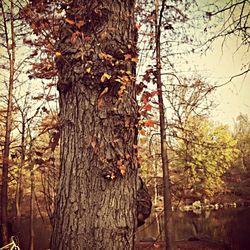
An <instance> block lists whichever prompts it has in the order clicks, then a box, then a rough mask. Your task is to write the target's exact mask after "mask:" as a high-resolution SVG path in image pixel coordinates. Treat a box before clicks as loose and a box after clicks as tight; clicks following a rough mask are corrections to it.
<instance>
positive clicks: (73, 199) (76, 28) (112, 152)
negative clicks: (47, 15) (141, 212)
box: [51, 0, 138, 250]
mask: <svg viewBox="0 0 250 250" xmlns="http://www.w3.org/2000/svg"><path fill="white" fill-rule="evenodd" d="M133 9H134V1H133V0H124V1H121V0H120V1H117V0H115V1H113V0H104V1H97V0H93V1H87V0H78V1H73V3H72V4H71V6H69V8H68V10H67V19H66V22H65V23H64V24H63V25H62V27H61V31H60V41H59V42H58V46H57V48H58V52H60V53H58V55H60V56H58V57H57V59H56V63H57V68H58V70H59V82H58V89H59V92H60V123H61V172H60V180H59V188H58V196H57V201H56V210H55V215H54V227H53V234H52V240H51V249H52V250H55V249H56V250H60V249H64V250H66V249H69V250H71V249H81V250H83V249H88V250H93V249H105V250H107V249H133V238H134V232H135V228H136V226H137V225H136V224H137V223H136V187H137V181H138V178H137V162H136V159H137V155H136V154H137V152H136V151H137V149H136V146H135V145H136V144H137V141H136V137H137V129H136V126H137V118H138V106H137V102H136V97H135V77H134V74H135V63H134V62H133V60H131V58H134V57H135V56H136V49H135V43H136V36H135V31H134V19H133V15H134V13H133ZM72 21H73V22H72ZM126 54H127V55H128V54H129V55H131V58H129V56H128V57H127V58H126V57H125V55H126ZM125 58H126V60H125ZM105 74H106V75H105Z"/></svg>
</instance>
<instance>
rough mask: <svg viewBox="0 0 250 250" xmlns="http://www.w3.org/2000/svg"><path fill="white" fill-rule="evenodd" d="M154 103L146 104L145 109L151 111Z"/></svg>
mask: <svg viewBox="0 0 250 250" xmlns="http://www.w3.org/2000/svg"><path fill="white" fill-rule="evenodd" d="M152 108H153V107H152V105H150V104H147V105H145V106H144V107H143V109H144V110H147V111H151V110H152Z"/></svg>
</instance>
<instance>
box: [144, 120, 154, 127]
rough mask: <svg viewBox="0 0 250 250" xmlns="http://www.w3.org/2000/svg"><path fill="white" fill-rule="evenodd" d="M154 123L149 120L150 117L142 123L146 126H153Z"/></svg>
mask: <svg viewBox="0 0 250 250" xmlns="http://www.w3.org/2000/svg"><path fill="white" fill-rule="evenodd" d="M154 124H155V123H154V121H153V120H151V119H149V120H147V121H145V123H144V125H145V126H146V127H154Z"/></svg>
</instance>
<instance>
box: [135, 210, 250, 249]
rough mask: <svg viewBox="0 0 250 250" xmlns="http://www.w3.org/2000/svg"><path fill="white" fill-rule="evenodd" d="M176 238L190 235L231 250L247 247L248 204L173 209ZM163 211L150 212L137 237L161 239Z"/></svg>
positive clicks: (249, 241)
mask: <svg viewBox="0 0 250 250" xmlns="http://www.w3.org/2000/svg"><path fill="white" fill-rule="evenodd" d="M173 221H174V227H175V228H174V236H175V240H183V239H185V240H187V239H189V238H192V237H198V238H207V239H211V240H215V241H219V242H222V243H225V244H226V245H227V246H230V248H231V249H232V250H249V249H250V207H248V208H227V209H220V210H205V211H202V212H201V213H200V214H195V213H193V212H180V211H175V212H174V215H173ZM162 230H163V214H162V213H155V214H152V215H151V217H150V218H149V219H148V221H147V222H146V224H145V225H143V227H141V228H139V229H138V232H137V234H136V238H137V240H145V241H149V240H154V239H159V240H162V239H163V237H164V236H163V235H164V234H163V233H162Z"/></svg>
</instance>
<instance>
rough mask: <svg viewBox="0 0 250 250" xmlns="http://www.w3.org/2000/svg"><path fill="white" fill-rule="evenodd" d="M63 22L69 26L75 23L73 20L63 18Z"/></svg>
mask: <svg viewBox="0 0 250 250" xmlns="http://www.w3.org/2000/svg"><path fill="white" fill-rule="evenodd" d="M65 21H66V22H67V23H69V24H71V25H73V24H75V21H74V20H71V19H69V18H65Z"/></svg>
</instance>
